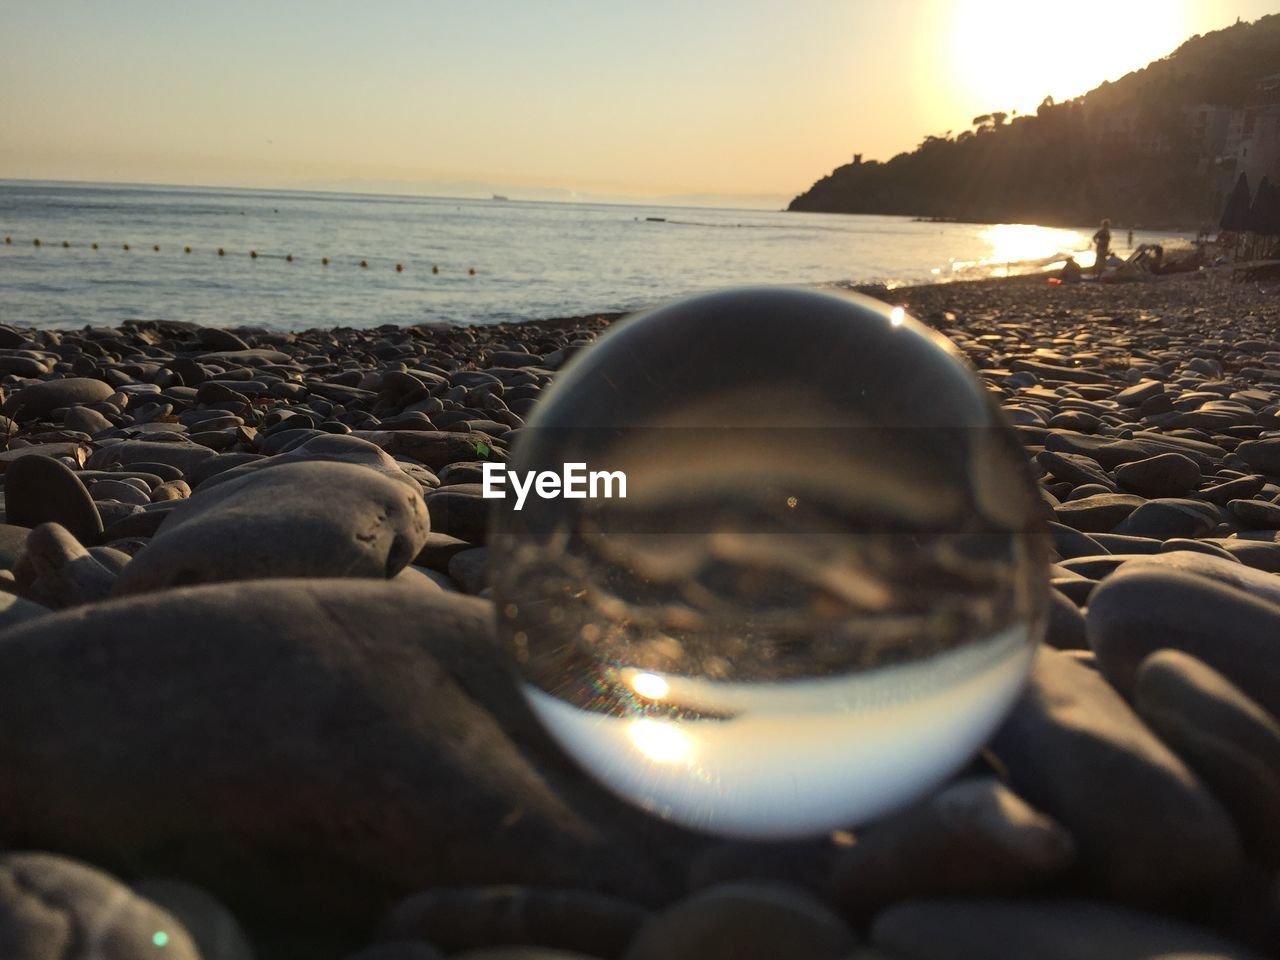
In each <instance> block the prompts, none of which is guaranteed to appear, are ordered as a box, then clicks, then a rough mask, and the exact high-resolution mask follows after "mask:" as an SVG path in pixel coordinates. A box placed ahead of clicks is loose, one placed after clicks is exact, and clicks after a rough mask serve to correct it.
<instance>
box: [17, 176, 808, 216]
mask: <svg viewBox="0 0 1280 960" xmlns="http://www.w3.org/2000/svg"><path fill="white" fill-rule="evenodd" d="M343 182H345V181H341V180H329V181H325V180H321V181H318V184H328V185H313V186H302V185H294V186H251V185H247V184H212V183H180V182H165V181H153V180H82V179H64V178H59V177H7V176H0V184H50V185H61V186H86V187H135V188H161V189H171V190H219V191H244V192H252V193H300V194H329V195H332V196H362V197H389V198H394V199H401V200H465V201H469V202H493V199H495V198H498V197H501V199H500V200H499V202H510V203H555V204H564V205H572V204H587V205H595V206H607V207H645V206H658V207H668V208H676V209H698V208H700V207H701V208H711V209H719V210H744V211H756V212H760V211H770V212H774V213H786V212H788V211H787V208H786V203H787V202H788V201H786V200H785V199H784V200H783V204H782V206H772V207H764V206H761V207H742V206H736V205H733V204H732V203H731V202H730V201H733V200H747V199H750V198H753V197H758V198H760V199H761V200H766V199H768V200H772V198H774V197H775V196H777V197H784V198H785V196H786V195H785V194H769V193H761V194H752V193H748V194H714V193H684V194H657V195H653V196H652V197H650V198H648V199H646V197H645V195H643V194H628V193H604V192H594V191H577V190H573V189H571V188H569V187H551V186H537V187H527V188H525V189H530V190H537V191H548V192H553V191H558V192H562V193H565V194H581V195H582V199H573V198H571V197H563V198H550V197H536V198H534V197H520V196H518V195H515V194H518V193H519V191H520V189H521V188H520V187H516V186H505V185H503V184H500V183H499V184H490V185H484V184H482V183H481V184H478V188H477V190H475V191H473V192H470V193H466V194H462V193H459V194H453V195H450V194H443V193H427V192H424V193H404V192H396V191H395V190H394V189H378V188H377V187H376V186H375V185H376V184H377V183H378V182H379V181H376V180H373V181H369V180H364V179H360V178H355V179H353V180H352V181H351V183H352V187H350V188H340V187H338V186H336V185H337V184H341V183H343ZM383 182H384V183H385V184H387V185H388V186H390V185H393V184H404V185H405V186H411V185H412V184H414V183H415V182H416V181H409V180H406V181H394V180H392V181H383ZM469 182H470V181H423V183H424V189H430V185H436V184H449V183H456V184H459V185H460V186H461V185H463V184H467V183H469ZM359 184H366V188H365V189H358V185H359ZM479 187H483V189H480V188H479ZM503 189H505V190H509V191H510V192H511V194H512V195H508V194H503V193H500V191H501V190H503ZM486 192H489V193H490V194H491V195H490V196H484V195H483V194H484V193H486ZM598 197H612V198H615V199H610V200H603V199H596V198H598ZM624 198H625V199H624ZM697 198H704V199H705V200H707V201H709V202H707V203H689V202H685V203H680V202H678V201H681V200H684V201H690V200H694V199H697ZM716 200H721V201H724V203H722V204H716V203H714V201H716Z"/></svg>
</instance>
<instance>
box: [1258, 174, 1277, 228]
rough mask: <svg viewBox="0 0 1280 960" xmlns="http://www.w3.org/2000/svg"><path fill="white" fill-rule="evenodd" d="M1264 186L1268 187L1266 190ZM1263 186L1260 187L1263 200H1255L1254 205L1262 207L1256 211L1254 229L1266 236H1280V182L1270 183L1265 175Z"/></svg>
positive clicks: (1259, 190)
mask: <svg viewBox="0 0 1280 960" xmlns="http://www.w3.org/2000/svg"><path fill="white" fill-rule="evenodd" d="M1262 187H1266V190H1265V191H1264V190H1263V189H1262ZM1262 187H1259V188H1258V193H1259V194H1261V198H1260V199H1261V202H1259V200H1254V207H1255V208H1256V207H1261V209H1260V210H1257V211H1256V212H1255V213H1254V217H1255V222H1254V227H1253V230H1254V232H1255V233H1260V234H1262V235H1263V236H1266V237H1275V236H1280V184H1275V183H1270V182H1269V181H1268V180H1267V179H1266V178H1265V177H1264V178H1263V180H1262Z"/></svg>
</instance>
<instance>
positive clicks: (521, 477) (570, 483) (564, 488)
mask: <svg viewBox="0 0 1280 960" xmlns="http://www.w3.org/2000/svg"><path fill="white" fill-rule="evenodd" d="M483 470H484V483H483V489H482V493H483V495H484V497H485V499H486V500H504V499H506V496H507V491H506V486H507V485H508V484H510V486H511V489H512V490H514V491H515V494H516V503H515V509H516V510H521V509H523V508H524V503H525V500H527V499H528V497H529V494H530V493H531V492H532V493H535V494H537V496H538V497H540V498H541V499H543V500H554V499H556V498H557V497H563V498H564V499H566V500H586V499H587V498H588V497H590V498H591V499H593V500H595V499H599V498H601V497H603V498H606V499H609V498H613V497H617V498H618V499H620V500H625V499H626V498H627V475H626V474H625V473H623V472H622V471H621V470H591V471H588V470H587V465H586V464H585V463H566V464H565V465H564V469H563V470H562V471H561V472H560V473H556V472H555V471H554V470H542V471H534V470H526V471H525V472H524V473H523V474H521V473H519V472H517V471H515V470H507V469H504V467H503V465H502V464H500V463H492V462H490V463H486V464H485V465H484V467H483Z"/></svg>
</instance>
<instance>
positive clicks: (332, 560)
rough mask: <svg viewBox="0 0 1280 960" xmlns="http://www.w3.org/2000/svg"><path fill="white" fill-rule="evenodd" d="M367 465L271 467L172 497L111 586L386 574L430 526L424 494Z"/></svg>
mask: <svg viewBox="0 0 1280 960" xmlns="http://www.w3.org/2000/svg"><path fill="white" fill-rule="evenodd" d="M409 486H410V484H409V483H408V482H406V483H397V482H395V481H393V480H392V479H390V478H388V477H387V476H385V475H384V474H380V473H378V472H376V471H374V470H371V469H368V468H367V467H362V466H355V465H353V464H349V463H335V462H330V461H298V462H292V463H284V464H280V465H278V466H273V467H272V468H271V469H263V470H253V471H251V472H250V473H248V474H246V475H244V476H239V477H235V478H233V479H230V480H227V481H225V482H222V483H219V484H217V485H216V486H214V487H213V488H212V489H208V490H205V489H203V488H201V489H200V490H199V491H198V492H197V493H196V494H195V495H194V496H193V497H191V498H190V499H188V500H180V501H176V505H175V506H174V507H173V509H172V510H170V511H169V513H168V515H167V518H166V519H165V520H164V522H163V524H162V525H161V527H160V529H159V530H158V531H157V532H156V534H155V536H154V537H153V538H152V540H151V543H150V545H149V546H147V548H146V549H145V550H143V551H142V552H141V553H139V554H138V555H137V556H136V557H135V558H134V560H133V563H131V564H130V565H129V567H128V569H127V570H126V571H125V572H124V574H123V575H122V576H121V578H120V582H119V585H118V588H117V593H119V594H130V593H143V592H147V591H152V590H162V589H164V588H166V587H171V586H182V585H189V584H198V583H217V582H223V581H228V580H255V579H259V578H263V577H297V576H312V577H325V576H349V577H381V578H386V577H390V576H394V575H395V574H396V573H398V572H399V571H400V570H401V569H403V568H404V567H405V566H406V565H407V564H408V563H409V561H410V560H412V559H413V557H414V556H415V555H416V554H417V552H418V550H419V549H421V547H422V544H423V543H424V542H425V540H426V536H427V531H428V529H429V519H428V516H427V511H426V508H425V506H424V505H423V502H422V498H421V497H420V496H419V495H418V494H416V493H415V492H414V491H413V490H411V489H409Z"/></svg>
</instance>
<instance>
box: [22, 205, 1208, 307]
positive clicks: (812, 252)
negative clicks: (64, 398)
mask: <svg viewBox="0 0 1280 960" xmlns="http://www.w3.org/2000/svg"><path fill="white" fill-rule="evenodd" d="M0 234H2V235H3V244H2V245H0V322H4V323H11V324H17V325H30V326H36V327H46V328H76V327H82V326H86V325H91V326H116V325H119V324H120V323H122V322H123V321H125V320H133V319H141V320H150V319H168V320H183V321H189V322H193V323H199V324H202V325H206V326H223V327H236V326H252V327H263V328H267V329H274V330H301V329H307V328H311V327H337V326H349V327H372V326H378V325H381V324H399V325H410V324H418V323H448V324H491V323H502V322H510V321H522V320H535V319H546V318H555V317H573V316H582V315H587V314H595V313H604V312H620V311H633V310H638V309H642V308H645V307H649V306H654V305H657V304H660V303H664V302H667V301H670V300H672V299H676V298H679V297H683V296H688V295H690V294H694V293H698V292H702V291H707V290H713V289H720V288H726V287H733V286H741V285H754V284H783V285H806V286H829V285H838V286H851V285H863V284H867V285H870V284H882V285H884V286H886V287H889V288H894V287H898V286H904V285H914V284H921V283H935V282H945V281H952V280H965V279H975V278H981V277H991V276H1005V275H1009V274H1018V273H1027V272H1033V271H1039V270H1043V269H1045V268H1047V267H1049V266H1051V265H1053V264H1054V263H1056V262H1060V261H1061V260H1062V259H1063V258H1064V257H1065V255H1066V254H1068V253H1074V254H1076V255H1077V259H1078V260H1079V261H1080V263H1081V264H1082V265H1085V266H1087V265H1088V264H1089V263H1091V262H1092V254H1091V253H1090V252H1088V251H1089V237H1090V236H1091V234H1092V229H1091V228H1083V227H1082V228H1080V229H1061V228H1051V227H1043V226H1036V225H1033V224H970V223H935V222H921V221H916V220H912V219H910V218H905V217H884V216H854V215H843V214H814V213H787V212H785V211H769V210H735V209H718V208H708V207H666V206H645V205H613V204H591V203H552V202H534V201H521V200H520V199H518V198H511V199H508V198H505V197H493V198H476V199H456V198H440V197H413V196H380V195H368V194H342V193H320V192H303V191H282V190H247V189H222V188H205V187H169V186H138V185H111V184H86V183H62V182H57V183H45V182H32V181H3V180H0ZM1186 239H1188V238H1187V237H1185V236H1183V235H1180V234H1167V233H1149V232H1141V233H1139V234H1138V235H1137V236H1136V237H1135V238H1134V243H1135V244H1137V243H1143V242H1162V243H1169V242H1170V241H1174V240H1186ZM1126 242H1127V237H1126V236H1125V235H1124V234H1123V233H1121V232H1117V233H1116V236H1115V241H1114V244H1113V245H1114V247H1115V248H1117V249H1118V251H1119V252H1120V253H1121V254H1122V255H1123V254H1124V252H1125V247H1126Z"/></svg>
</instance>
